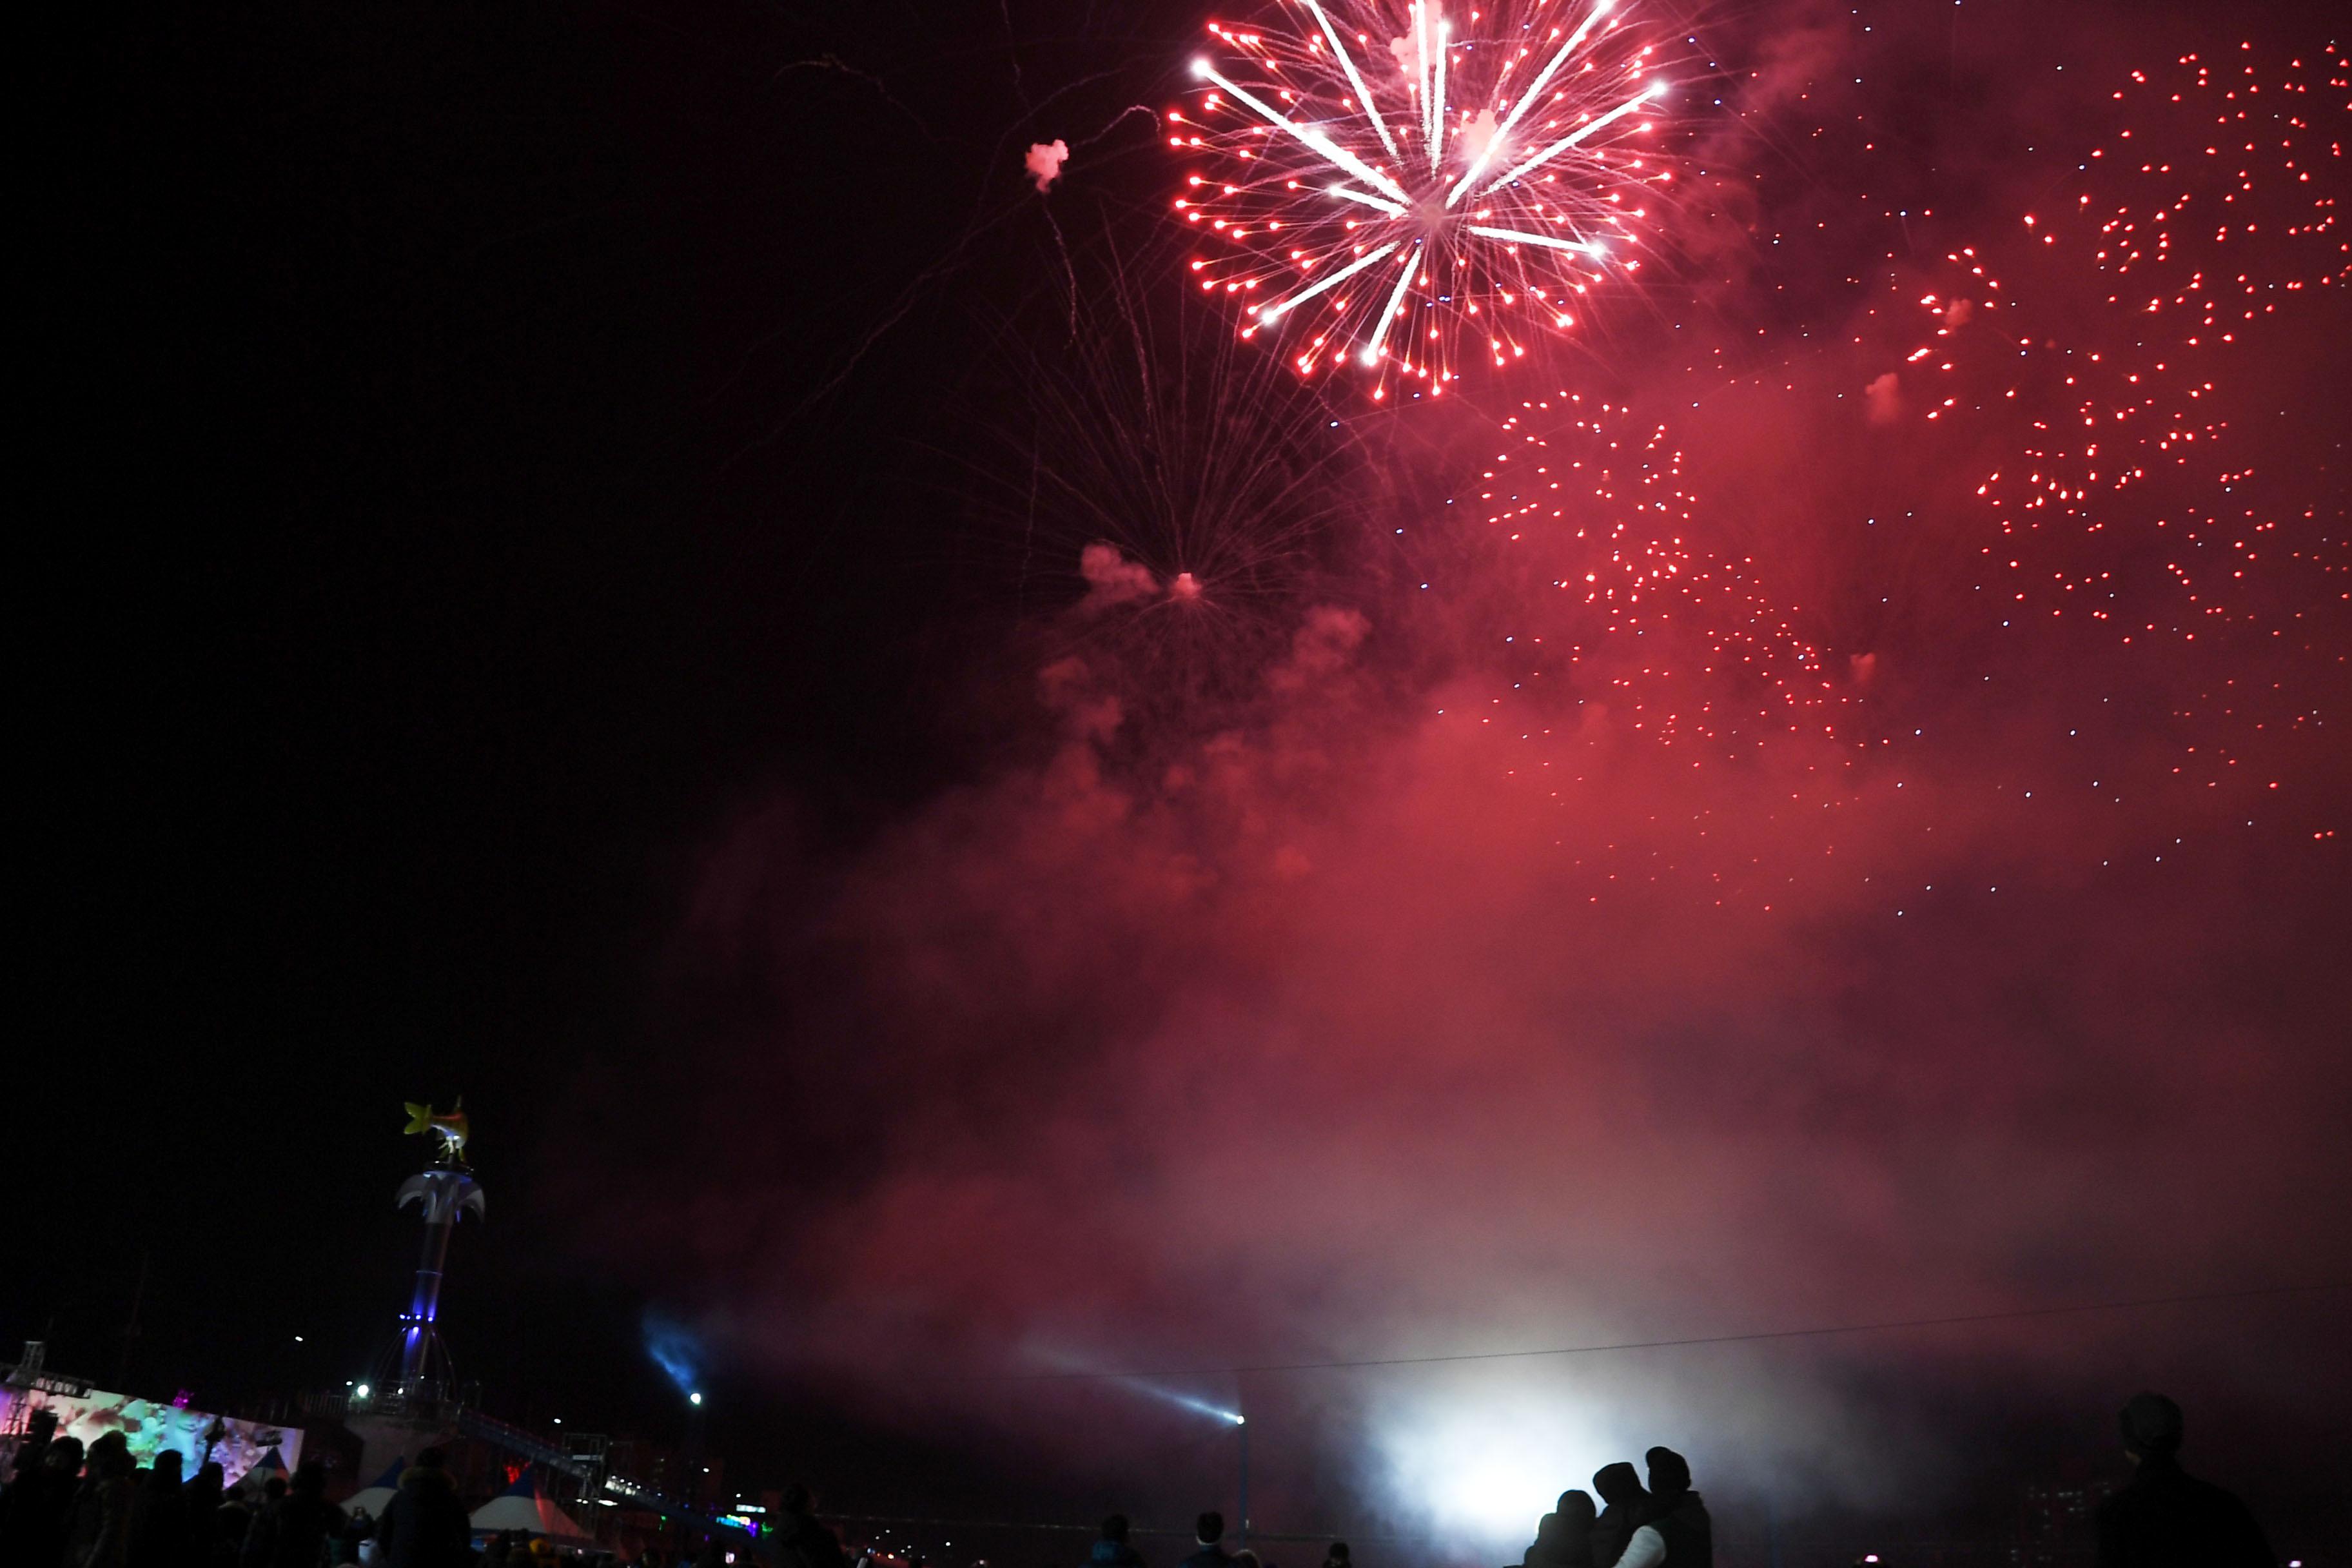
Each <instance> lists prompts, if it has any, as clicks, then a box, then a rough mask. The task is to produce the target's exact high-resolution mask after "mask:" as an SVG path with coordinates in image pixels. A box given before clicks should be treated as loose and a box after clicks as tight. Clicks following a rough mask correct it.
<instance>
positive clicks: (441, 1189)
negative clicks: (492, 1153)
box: [393, 1099, 486, 1399]
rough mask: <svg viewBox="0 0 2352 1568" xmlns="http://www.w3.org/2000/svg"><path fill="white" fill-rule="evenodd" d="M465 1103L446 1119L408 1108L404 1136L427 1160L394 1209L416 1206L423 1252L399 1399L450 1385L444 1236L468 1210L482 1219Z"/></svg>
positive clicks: (404, 1321)
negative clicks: (426, 1147)
mask: <svg viewBox="0 0 2352 1568" xmlns="http://www.w3.org/2000/svg"><path fill="white" fill-rule="evenodd" d="M465 1104H466V1102H465V1101H464V1100H462V1099H461V1100H458V1102H457V1109H456V1110H452V1111H450V1112H448V1113H447V1114H446V1115H441V1116H436V1115H435V1114H434V1111H433V1108H432V1107H431V1106H430V1105H411V1106H409V1107H408V1108H407V1109H408V1129H407V1130H408V1131H410V1132H411V1133H422V1134H423V1135H424V1136H425V1137H426V1138H427V1139H429V1140H430V1141H431V1142H432V1144H433V1155H432V1160H431V1163H429V1164H427V1165H426V1166H425V1169H424V1170H422V1171H420V1172H418V1173H416V1174H415V1175H413V1176H411V1177H409V1178H408V1180H406V1181H405V1182H403V1183H402V1184H400V1191H399V1193H398V1194H396V1195H395V1197H394V1206H395V1207H398V1208H406V1207H407V1206H408V1205H410V1204H412V1203H413V1204H415V1205H417V1208H418V1210H419V1212H420V1214H421V1215H422V1217H423V1218H424V1221H425V1249H424V1252H423V1254H422V1255H421V1256H420V1257H419V1258H417V1261H416V1282H415V1287H414V1288H413V1289H411V1290H410V1292H409V1298H408V1310H407V1311H405V1312H404V1313H402V1314H401V1319H400V1344H399V1351H400V1371H399V1373H398V1376H397V1380H396V1381H395V1382H394V1385H393V1387H394V1391H395V1392H397V1393H398V1394H401V1395H402V1396H403V1397H404V1398H409V1399H420V1398H433V1397H436V1396H438V1395H441V1394H443V1393H444V1392H445V1391H446V1389H447V1388H448V1386H449V1385H450V1384H451V1383H452V1382H454V1376H453V1373H452V1371H451V1368H450V1364H449V1350H448V1347H447V1346H446V1345H445V1344H443V1343H442V1342H441V1329H440V1316H441V1280H442V1276H443V1275H444V1273H445V1272H446V1270H447V1268H448V1265H449V1233H450V1232H451V1231H452V1230H455V1229H456V1228H457V1216H458V1215H460V1214H461V1213H463V1212H464V1211H466V1210H467V1209H471V1210H473V1211H474V1216H475V1217H476V1218H477V1219H480V1218H484V1217H486V1215H485V1212H484V1207H483V1201H482V1184H480V1183H479V1182H478V1181H476V1180H475V1179H474V1173H473V1168H472V1167H471V1166H470V1165H468V1164H467V1163H466V1142H467V1138H468V1136H469V1135H470V1134H469V1130H468V1127H467V1121H466V1110H465Z"/></svg>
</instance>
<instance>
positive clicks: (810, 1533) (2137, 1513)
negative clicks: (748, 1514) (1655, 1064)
mask: <svg viewBox="0 0 2352 1568" xmlns="http://www.w3.org/2000/svg"><path fill="white" fill-rule="evenodd" d="M2120 1426H2121V1432H2122V1438H2123V1447H2124V1454H2125V1458H2126V1460H2127V1461H2128V1462H2129V1464H2130V1466H2131V1471H2132V1473H2131V1479H2130V1481H2129V1483H2128V1484H2127V1485H2126V1486H2124V1487H2123V1488H2122V1489H2119V1490H2118V1491H2116V1493H2115V1495H2113V1496H2112V1497H2110V1498H2108V1499H2107V1500H2105V1502H2104V1503H2103V1504H2102V1505H2101V1506H2100V1508H2099V1510H2098V1511H2097V1515H2096V1520H2095V1527H2096V1539H2097V1544H2096V1563H2095V1568H2276V1562H2277V1560H2276V1558H2275V1557H2274V1556H2273V1554H2272V1552H2271V1548H2270V1544H2269V1542H2268V1541H2267V1540H2266V1539H2265V1538H2264V1536H2263V1531H2262V1528H2261V1526H2260V1525H2258V1524H2257V1523H2256V1522H2255V1521H2254V1517H2253V1515H2252V1512H2250V1511H2249V1510H2247V1508H2246V1506H2245V1504H2244V1503H2242V1502H2241V1501H2240V1500H2238V1499H2237V1498H2236V1497H2235V1496H2233V1495H2231V1493H2230V1492H2227V1491H2225V1490H2223V1489H2221V1488H2220V1487H2217V1486H2215V1485H2213V1484H2212V1483H2210V1482H2209V1481H2203V1480H2200V1479H2197V1478H2195V1477H2193V1476H2191V1475H2189V1473H2188V1472H2186V1471H2185V1470H2183V1469H2182V1468H2180V1461H2179V1450H2180V1446H2181V1436H2182V1433H2183V1430H2184V1424H2183V1421H2182V1417H2181V1412H2180V1406H2179V1405H2176V1404H2174V1403H2173V1402H2172V1401H2171V1400H2169V1399H2168V1398H2166V1397H2165V1396H2164V1395H2162V1394H2136V1395H2134V1396H2133V1397H2132V1399H2131V1401H2130V1402H2129V1403H2128V1404H2126V1405H2125V1406H2124V1408H2123V1411H2122V1414H2121V1416H2120ZM1643 1458H1644V1461H1645V1463H1646V1466H1647V1471H1648V1473H1647V1476H1646V1484H1645V1478H1644V1476H1643V1474H1642V1472H1640V1471H1637V1470H1636V1469H1635V1468H1634V1467H1633V1465H1632V1464H1630V1463H1625V1462H1622V1461H1621V1462H1619V1463H1615V1464H1609V1465H1603V1466H1602V1467H1601V1468H1600V1469H1599V1470H1598V1471H1596V1472H1594V1474H1593V1477H1592V1492H1587V1491H1584V1490H1582V1489H1572V1490H1569V1491H1564V1492H1562V1493H1560V1494H1559V1502H1558V1504H1557V1505H1556V1506H1555V1507H1554V1508H1553V1510H1552V1511H1551V1512H1549V1513H1547V1514H1545V1515H1544V1516H1543V1518H1542V1520H1541V1521H1539V1522H1538V1524H1537V1526H1536V1532H1535V1539H1534V1541H1532V1542H1529V1543H1528V1549H1527V1551H1526V1552H1525V1554H1524V1555H1523V1557H1522V1558H1521V1561H1520V1568H1714V1563H1715V1526H1714V1521H1712V1520H1711V1519H1710V1518H1709V1517H1708V1514H1707V1510H1706V1501H1705V1500H1703V1499H1702V1498H1701V1497H1700V1495H1699V1492H1698V1489H1696V1487H1695V1486H1694V1485H1693V1484H1692V1481H1691V1469H1690V1465H1689V1464H1688V1462H1686V1461H1685V1459H1684V1458H1683V1457H1682V1456H1681V1455H1680V1454H1677V1453H1675V1451H1674V1450H1673V1449H1671V1448H1666V1447H1656V1448H1652V1449H1651V1450H1650V1451H1649V1452H1648V1454H1646V1455H1645V1456H1644V1457H1643ZM184 1464H185V1460H184V1458H183V1456H182V1455H180V1454H179V1453H178V1452H176V1451H174V1450H172V1449H169V1448H165V1449H162V1450H159V1451H158V1452H157V1453H156V1454H155V1456H154V1458H152V1460H151V1461H150V1462H149V1463H148V1465H147V1466H146V1467H144V1468H141V1467H139V1466H138V1465H137V1464H136V1463H135V1462H134V1460H133V1458H132V1455H131V1447H130V1445H129V1443H128V1441H127V1440H126V1439H125V1437H124V1435H123V1434H122V1433H121V1432H120V1431H108V1432H105V1433H102V1434H100V1435H99V1436H96V1437H94V1438H92V1439H91V1440H90V1441H89V1444H88V1445H87V1447H85V1445H84V1444H83V1443H82V1441H81V1440H80V1439H79V1438H78V1437H75V1436H69V1435H65V1434H61V1433H59V1432H58V1430H57V1426H56V1421H55V1418H54V1415H52V1414H51V1413H50V1412H49V1411H47V1410H41V1411H37V1412H36V1413H35V1414H34V1416H33V1419H32V1421H31V1423H30V1425H29V1426H28V1427H27V1429H26V1433H25V1435H24V1436H23V1437H22V1438H21V1440H19V1441H18V1442H17V1443H16V1446H15V1449H14V1452H13V1453H12V1454H11V1455H10V1457H9V1460H8V1465H7V1468H6V1472H5V1484H0V1568H339V1565H341V1564H360V1563H364V1564H367V1568H509V1565H510V1564H520V1563H527V1562H530V1561H531V1560H534V1559H536V1560H538V1561H541V1562H546V1561H549V1558H548V1555H547V1547H548V1543H547V1542H543V1541H525V1540H523V1539H521V1538H520V1537H519V1536H518V1535H516V1534H513V1533H508V1534H502V1535H499V1536H496V1537H493V1538H492V1539H490V1540H489V1541H488V1542H487V1544H486V1545H485V1546H484V1547H483V1548H482V1549H481V1550H479V1551H477V1549H476V1545H475V1532H474V1531H473V1530H472V1529H471V1526H470V1523H469V1516H468V1514H467V1510H466V1508H465V1505H464V1504H463V1503H462V1502H461V1501H460V1500H459V1499H458V1496H457V1487H456V1485H455V1483H454V1481H453V1479H452V1478H451V1477H450V1475H449V1473H448V1468H447V1464H446V1458H445V1456H444V1455H443V1454H442V1452H441V1451H440V1450H439V1449H436V1448H427V1449H425V1451H424V1452H423V1453H422V1454H420V1455H418V1456H417V1458H416V1462H415V1464H413V1465H411V1466H410V1467H409V1468H407V1470H406V1471H405V1472H404V1474H403V1475H402V1477H401V1480H400V1485H399V1487H398V1489H396V1490H395V1492H394V1495H393V1498H392V1500H391V1501H389V1502H387V1503H386V1504H385V1505H384V1510H383V1516H382V1517H381V1518H380V1519H372V1518H370V1517H369V1516H368V1515H367V1514H365V1513H364V1512H358V1511H346V1510H343V1509H341V1508H338V1507H337V1506H335V1505H334V1504H333V1503H331V1502H330V1501H329V1500H328V1499H327V1487H326V1472H325V1470H324V1469H323V1468H320V1465H319V1464H318V1463H317V1462H316V1461H313V1460H306V1461H304V1462H303V1463H302V1464H301V1465H300V1466H299V1467H297V1468H296V1469H295V1470H294V1473H293V1474H292V1476H290V1477H288V1476H285V1475H282V1474H281V1475H275V1476H271V1477H270V1478H268V1480H267V1481H266V1482H265V1483H264V1484H263V1485H262V1486H261V1487H260V1488H259V1489H253V1488H252V1487H251V1484H250V1481H248V1482H247V1485H245V1486H240V1487H237V1488H234V1489H232V1488H229V1487H227V1486H226V1485H225V1484H224V1480H225V1478H224V1476H223V1472H222V1469H221V1467H220V1466H219V1465H218V1464H217V1463H213V1462H206V1463H205V1464H202V1465H199V1466H198V1467H197V1468H196V1471H195V1473H194V1475H193V1476H188V1477H185V1478H184V1477H183V1475H182V1469H183V1468H184ZM1595 1492H1597V1493H1599V1494H1600V1501H1599V1502H1598V1503H1596V1502H1595V1501H1594V1500H1593V1495H1592V1494H1593V1493H1595ZM773 1524H774V1527H775V1528H774V1529H772V1531H770V1532H769V1533H768V1534H767V1535H766V1536H765V1537H764V1538H763V1539H762V1540H761V1542H760V1543H759V1546H758V1549H757V1551H756V1552H754V1553H751V1554H750V1560H751V1561H756V1562H758V1563H762V1564H765V1565H768V1568H851V1559H850V1556H849V1554H848V1553H847V1552H845V1551H844V1550H843V1548H842V1544H841V1540H840V1537H839V1536H837V1535H836V1534H835V1532H834V1531H833V1529H832V1528H831V1527H830V1526H828V1525H827V1524H825V1523H824V1521H821V1520H820V1519H818V1518H817V1517H816V1512H815V1506H814V1500H813V1499H812V1498H811V1496H810V1494H809V1491H808V1489H807V1488H806V1487H801V1486H795V1487H793V1488H792V1489H790V1490H789V1491H788V1492H786V1493H785V1494H784V1497H783V1501H782V1509H781V1510H780V1511H779V1513H778V1516H777V1517H776V1519H775V1520H774V1521H773ZM1129 1533H1130V1531H1129V1523H1128V1520H1127V1517H1126V1516H1125V1515H1124V1514H1112V1515H1111V1516H1110V1517H1109V1518H1108V1519H1106V1520H1104V1521H1102V1528H1101V1532H1100V1536H1099V1538H1098V1539H1097V1541H1096V1542H1094V1544H1093V1547H1092V1550H1091V1552H1089V1554H1088V1558H1087V1563H1086V1564H1085V1568H1147V1565H1146V1563H1145V1562H1144V1559H1143V1556H1142V1554H1141V1553H1140V1552H1138V1551H1137V1550H1136V1548H1135V1547H1134V1545H1133V1544H1132V1543H1131V1542H1129ZM1193 1535H1194V1543H1193V1550H1192V1552H1191V1553H1190V1554H1189V1555H1187V1556H1186V1557H1184V1558H1183V1559H1182V1561H1181V1563H1179V1564H1178V1565H1177V1568H1271V1565H1270V1564H1263V1563H1260V1561H1259V1559H1258V1557H1257V1555H1256V1553H1255V1552H1250V1551H1249V1550H1247V1549H1246V1548H1244V1549H1243V1550H1240V1551H1236V1552H1227V1551H1226V1550H1225V1547H1224V1536H1225V1520H1224V1516H1223V1514H1221V1513H1217V1512H1214V1511H1211V1512H1207V1513H1203V1514H1202V1515H1201V1516H1200V1517H1199V1519H1198V1520H1196V1521H1194V1529H1193ZM724 1558H725V1553H724V1552H722V1551H721V1549H720V1547H719V1542H717V1541H716V1540H715V1539H714V1540H712V1541H709V1542H706V1543H705V1544H704V1546H703V1548H702V1550H701V1553H700V1555H699V1557H698V1558H697V1559H695V1563H696V1568H722V1564H723V1562H724ZM744 1560H745V1559H744V1557H743V1556H742V1555H741V1554H739V1558H738V1561H739V1562H740V1561H744ZM878 1561H879V1560H878V1559H877V1557H876V1556H875V1555H874V1554H872V1553H861V1554H860V1555H859V1557H858V1559H857V1562H858V1564H859V1568H865V1565H866V1564H867V1563H878ZM917 1562H918V1563H919V1559H918V1560H917ZM659 1563H660V1560H659V1558H658V1557H657V1556H656V1554H655V1553H653V1552H646V1554H645V1555H644V1556H643V1557H641V1558H640V1560H639V1568H659ZM679 1568H684V1561H683V1559H681V1562H680V1564H679ZM1322 1568H1354V1563H1353V1561H1352V1558H1351V1554H1350V1552H1349V1547H1348V1543H1347V1542H1343V1541H1335V1542H1332V1543H1331V1544H1330V1547H1329V1549H1328V1551H1327V1552H1325V1554H1324V1558H1323V1563H1322Z"/></svg>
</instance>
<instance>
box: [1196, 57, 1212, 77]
mask: <svg viewBox="0 0 2352 1568" xmlns="http://www.w3.org/2000/svg"><path fill="white" fill-rule="evenodd" d="M1213 69H1215V67H1213V66H1212V65H1210V64H1209V62H1208V61H1206V60H1194V61H1193V62H1192V74H1193V75H1194V76H1197V77H1205V76H1207V75H1208V74H1209V73H1210V72H1211V71H1212V70H1213Z"/></svg>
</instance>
